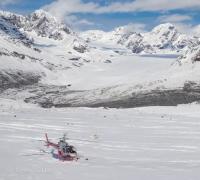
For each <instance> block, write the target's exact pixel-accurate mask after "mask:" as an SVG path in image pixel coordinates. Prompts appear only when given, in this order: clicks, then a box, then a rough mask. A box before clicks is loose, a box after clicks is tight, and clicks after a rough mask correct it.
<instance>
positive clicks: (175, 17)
mask: <svg viewBox="0 0 200 180" xmlns="http://www.w3.org/2000/svg"><path fill="white" fill-rule="evenodd" d="M190 20H192V17H191V16H188V15H181V14H172V15H165V16H161V17H159V18H158V21H159V22H163V23H165V22H171V23H177V22H184V21H190Z"/></svg>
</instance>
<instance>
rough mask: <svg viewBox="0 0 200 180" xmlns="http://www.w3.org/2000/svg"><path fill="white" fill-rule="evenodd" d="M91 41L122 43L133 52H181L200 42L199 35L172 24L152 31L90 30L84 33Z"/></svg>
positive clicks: (125, 29)
mask: <svg viewBox="0 0 200 180" xmlns="http://www.w3.org/2000/svg"><path fill="white" fill-rule="evenodd" d="M82 37H83V38H84V39H88V40H89V41H103V42H112V43H116V44H121V45H122V46H126V47H127V48H129V49H131V50H132V52H133V53H136V54H138V53H151V54H152V53H154V54H155V53H157V54H159V53H169V52H170V53H172V52H174V53H179V52H181V51H183V50H184V49H185V48H187V47H195V46H197V45H199V44H200V40H199V38H198V37H195V36H189V35H186V34H182V33H180V32H179V31H178V30H177V28H176V27H175V26H174V25H172V24H170V23H166V24H161V25H159V26H157V27H155V28H154V29H153V30H152V31H151V32H146V33H138V32H135V31H134V30H132V31H131V29H130V28H127V26H125V27H119V28H116V29H115V30H114V31H112V32H103V31H88V32H84V33H83V34H82Z"/></svg>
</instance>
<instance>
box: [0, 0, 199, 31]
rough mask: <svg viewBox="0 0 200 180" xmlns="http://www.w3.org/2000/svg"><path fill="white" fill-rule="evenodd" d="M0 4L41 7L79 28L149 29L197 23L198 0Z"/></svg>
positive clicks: (13, 0)
mask: <svg viewBox="0 0 200 180" xmlns="http://www.w3.org/2000/svg"><path fill="white" fill-rule="evenodd" d="M0 6H1V9H3V10H8V11H12V12H17V13H20V14H29V13H31V12H33V11H34V10H36V9H40V8H44V9H45V10H47V11H49V12H50V13H52V14H54V15H55V16H57V17H58V18H62V20H65V21H67V22H68V23H70V24H72V25H73V26H74V27H75V28H78V29H81V30H85V29H102V30H106V31H108V30H111V29H113V28H115V27H117V26H121V25H126V24H130V23H131V24H135V25H136V27H140V28H141V30H150V29H151V28H152V27H154V26H155V25H157V24H160V23H165V22H171V23H174V24H177V25H178V26H179V27H180V28H182V29H183V30H184V28H185V30H187V29H188V28H193V27H195V26H197V25H198V24H200V13H199V10H200V0H184V1H182V0H0ZM138 25H139V26H138Z"/></svg>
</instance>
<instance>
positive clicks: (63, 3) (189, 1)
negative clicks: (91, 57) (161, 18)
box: [43, 0, 200, 17]
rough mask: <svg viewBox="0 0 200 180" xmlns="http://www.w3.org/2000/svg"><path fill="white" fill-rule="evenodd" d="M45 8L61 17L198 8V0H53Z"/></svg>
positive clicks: (199, 3) (199, 4) (199, 6)
mask: <svg viewBox="0 0 200 180" xmlns="http://www.w3.org/2000/svg"><path fill="white" fill-rule="evenodd" d="M96 2H97V1H96ZM43 8H44V9H45V10H48V11H49V12H52V13H54V14H57V16H59V17H62V16H64V15H66V14H72V13H94V14H102V13H117V12H138V11H170V10H176V9H191V8H195V9H196V8H200V1H199V0H184V1H180V0H135V1H131V2H111V3H108V4H107V5H103V6H101V5H100V4H99V3H95V2H87V3H85V2H83V1H81V0H73V1H72V0H55V1H54V2H52V3H51V4H49V5H46V6H44V7H43Z"/></svg>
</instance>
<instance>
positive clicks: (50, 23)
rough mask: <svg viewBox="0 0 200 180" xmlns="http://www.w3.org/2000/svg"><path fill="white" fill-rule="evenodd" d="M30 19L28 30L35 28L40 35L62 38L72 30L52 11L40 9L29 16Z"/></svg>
mask: <svg viewBox="0 0 200 180" xmlns="http://www.w3.org/2000/svg"><path fill="white" fill-rule="evenodd" d="M28 19H29V21H30V23H29V26H28V28H27V29H28V30H30V31H32V30H34V31H35V32H36V33H37V34H38V35H39V36H42V37H49V38H53V39H55V40H62V39H63V36H64V35H65V34H71V33H72V30H71V29H70V28H69V27H67V26H66V25H65V24H63V23H62V22H60V21H59V20H57V19H56V18H55V17H54V16H52V15H51V14H50V13H48V12H46V11H44V10H42V9H39V10H36V11H35V12H33V13H32V14H30V15H29V16H28Z"/></svg>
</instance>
